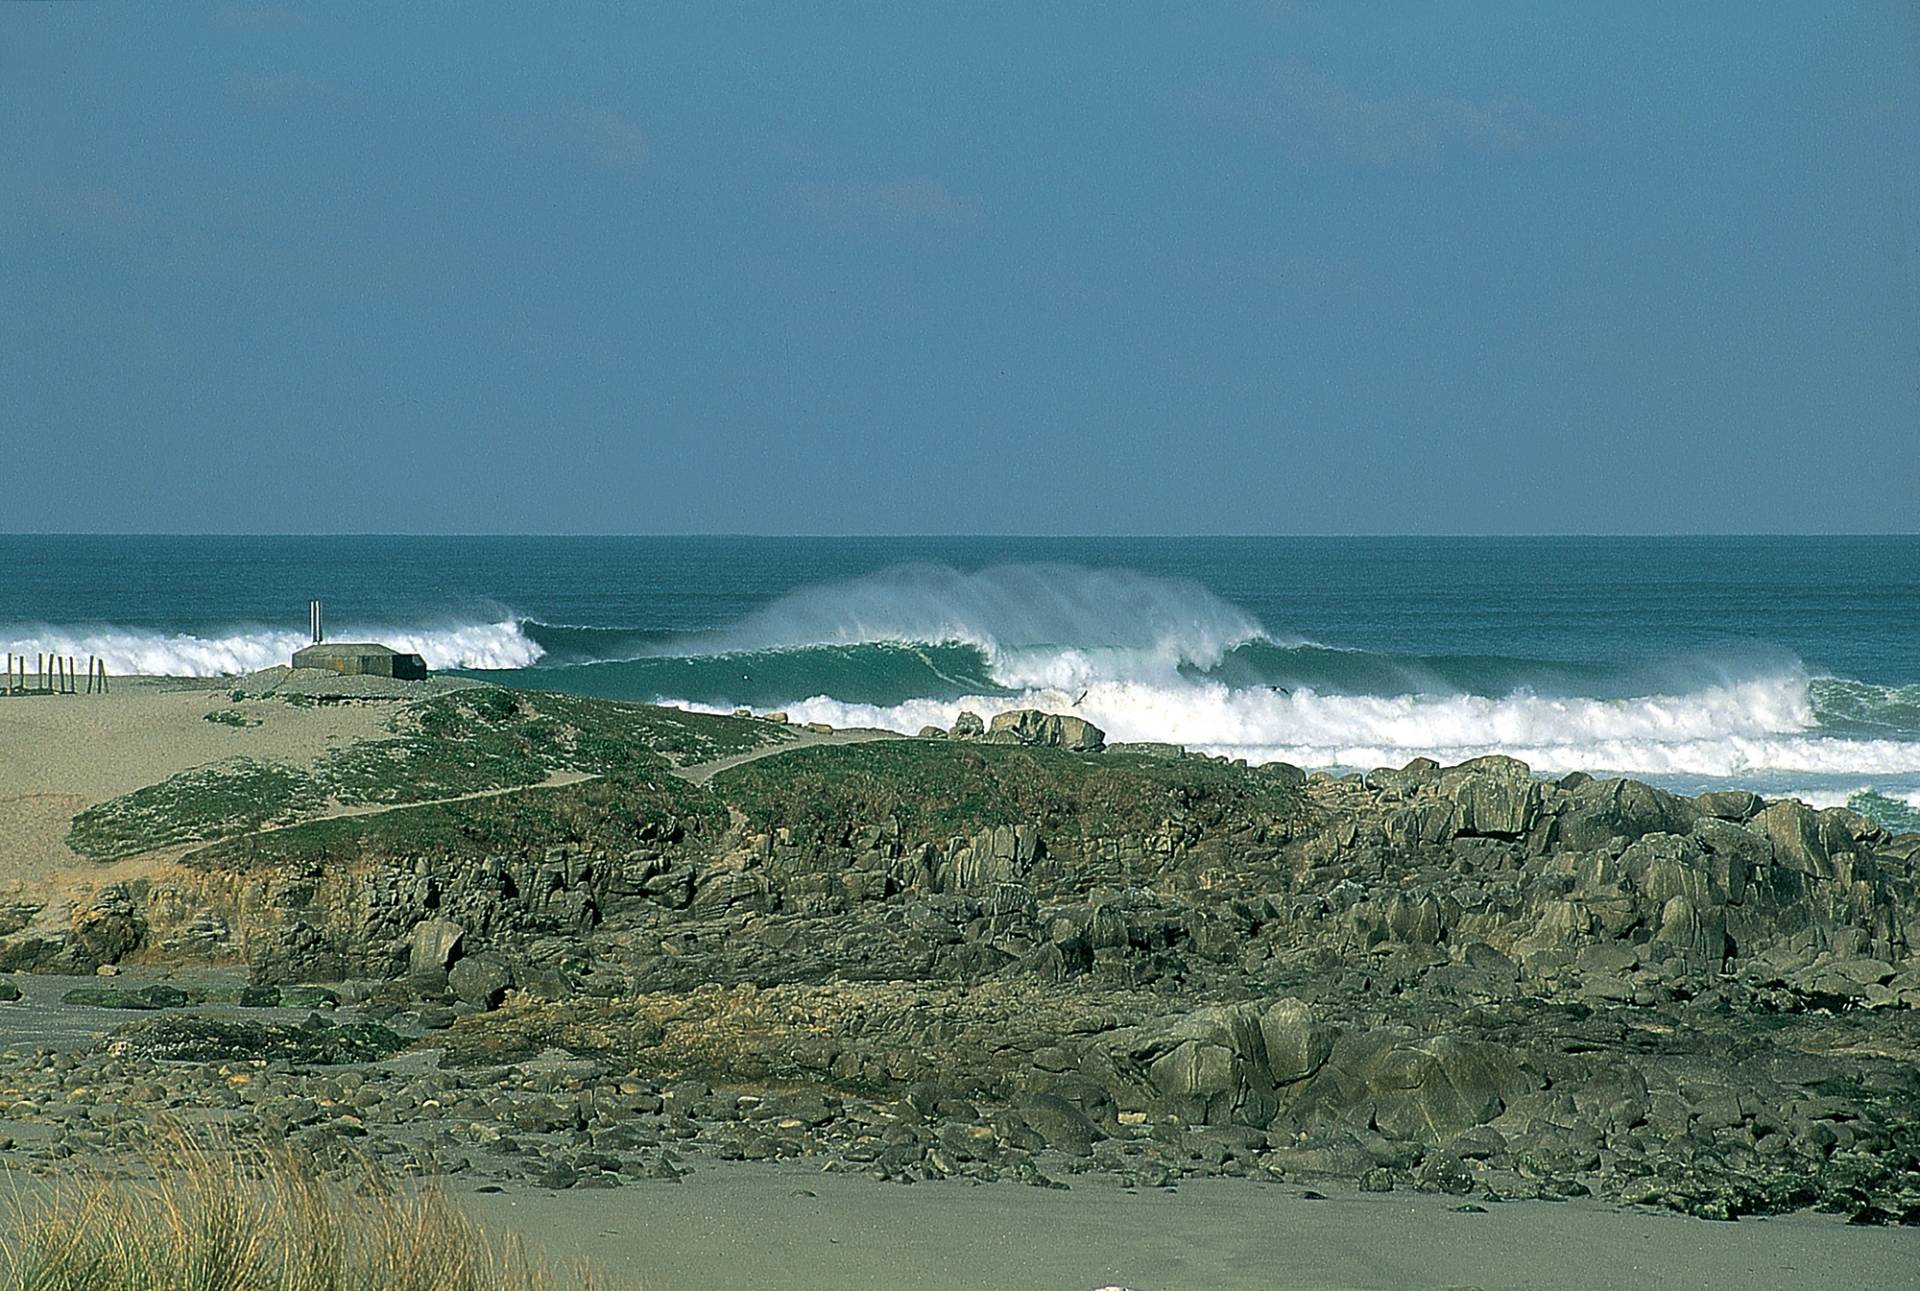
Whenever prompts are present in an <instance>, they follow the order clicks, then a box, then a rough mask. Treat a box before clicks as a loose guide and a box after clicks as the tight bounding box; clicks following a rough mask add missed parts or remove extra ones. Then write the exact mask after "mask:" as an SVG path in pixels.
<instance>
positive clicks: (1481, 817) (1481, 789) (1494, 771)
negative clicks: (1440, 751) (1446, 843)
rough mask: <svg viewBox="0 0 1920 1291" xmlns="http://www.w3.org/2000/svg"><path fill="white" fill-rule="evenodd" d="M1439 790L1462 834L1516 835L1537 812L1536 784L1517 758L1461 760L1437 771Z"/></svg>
mask: <svg viewBox="0 0 1920 1291" xmlns="http://www.w3.org/2000/svg"><path fill="white" fill-rule="evenodd" d="M1440 792H1441V793H1442V794H1444V795H1445V796H1446V797H1447V798H1448V799H1449V800H1451V801H1452V803H1453V805H1454V806H1455V808H1457V809H1458V813H1459V814H1458V818H1457V822H1456V825H1457V829H1458V831H1459V832H1460V833H1463V834H1480V835H1485V836H1488V837H1492V838H1518V837H1519V836H1520V835H1522V834H1524V833H1526V832H1527V830H1529V829H1531V828H1532V827H1533V822H1534V820H1535V819H1536V818H1537V817H1538V816H1539V814H1540V786H1539V785H1538V784H1537V783H1535V781H1534V779H1533V773H1532V771H1531V770H1530V769H1529V768H1528V766H1527V764H1526V763H1524V762H1522V761H1520V760H1519V759H1517V758H1509V757H1501V756H1498V755H1494V756H1490V757H1484V758H1474V759H1472V760H1471V761H1468V762H1462V763H1461V764H1460V765H1459V766H1457V767H1451V768H1449V769H1448V770H1446V771H1445V772H1443V773H1442V774H1441V776H1440Z"/></svg>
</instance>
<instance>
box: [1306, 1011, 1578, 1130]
mask: <svg viewBox="0 0 1920 1291" xmlns="http://www.w3.org/2000/svg"><path fill="white" fill-rule="evenodd" d="M1539 1084H1540V1082H1539V1078H1538V1076H1537V1075H1536V1074H1535V1073H1534V1071H1533V1068H1532V1067H1531V1066H1530V1065H1529V1064H1528V1063H1527V1062H1526V1061H1525V1060H1524V1059H1523V1058H1522V1057H1521V1055H1519V1054H1518V1053H1516V1052H1514V1051H1513V1050H1511V1049H1508V1048H1506V1047H1505V1046H1502V1045H1498V1044H1492V1043H1489V1042H1487V1041H1481V1040H1471V1039H1467V1038H1465V1037H1462V1036H1455V1035H1438V1036H1421V1035H1419V1034H1418V1033H1417V1032H1415V1031H1414V1030H1413V1029H1412V1028H1410V1027H1380V1028H1377V1029H1375V1030H1373V1031H1366V1032H1358V1033H1354V1034H1351V1035H1347V1036H1343V1037H1342V1038H1341V1039H1340V1041H1339V1042H1338V1043H1336V1044H1335V1045H1334V1047H1333V1052H1332V1055H1331V1056H1330V1057H1329V1058H1328V1060H1327V1064H1326V1066H1325V1067H1323V1068H1322V1069H1321V1071H1320V1073H1319V1074H1318V1075H1316V1076H1314V1077H1313V1078H1312V1079H1311V1080H1309V1081H1307V1082H1306V1083H1305V1085H1304V1086H1303V1087H1302V1092H1301V1097H1300V1098H1299V1100H1298V1101H1297V1102H1296V1103H1295V1104H1294V1106H1293V1107H1292V1109H1291V1116H1292V1118H1293V1119H1295V1120H1297V1121H1313V1120H1328V1121H1333V1122H1335V1123H1342V1124H1351V1125H1361V1126H1365V1125H1372V1126H1374V1127H1376V1128H1378V1129H1379V1131H1380V1132H1381V1133H1382V1134H1384V1135H1386V1136H1387V1137H1388V1138H1394V1139H1406V1140H1411V1141H1415V1142H1419V1143H1424V1144H1427V1145H1428V1146H1430V1147H1438V1146H1441V1145H1442V1144H1445V1143H1448V1142H1451V1141H1452V1140H1453V1139H1454V1138H1455V1137H1456V1136H1458V1135H1459V1134H1461V1133H1463V1132H1465V1131H1466V1130H1469V1129H1472V1128H1473V1127H1474V1126H1476V1125H1484V1124H1486V1123H1487V1122H1488V1121H1491V1120H1492V1119H1494V1118H1495V1117H1496V1116H1498V1115H1500V1113H1501V1112H1502V1111H1504V1110H1505V1109H1506V1105H1507V1104H1508V1103H1509V1102H1511V1101H1513V1100H1514V1099H1516V1098H1519V1097H1521V1096H1523V1095H1525V1094H1528V1093H1531V1092H1533V1091H1534V1090H1535V1089H1537V1088H1539Z"/></svg>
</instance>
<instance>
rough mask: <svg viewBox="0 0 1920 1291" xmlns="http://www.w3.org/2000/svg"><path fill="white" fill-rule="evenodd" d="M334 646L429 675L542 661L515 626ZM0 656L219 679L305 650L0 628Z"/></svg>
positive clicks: (241, 640)
mask: <svg viewBox="0 0 1920 1291" xmlns="http://www.w3.org/2000/svg"><path fill="white" fill-rule="evenodd" d="M329 635H330V636H331V637H332V638H333V639H335V640H340V641H379V642H381V643H382V644H384V645H390V646H392V647H393V648H394V649H396V650H403V651H408V652H411V653H414V654H418V655H420V656H421V657H422V658H423V659H425V660H426V661H427V666H428V667H430V668H489V669H491V668H526V667H529V666H531V665H532V664H534V663H535V662H537V661H538V660H539V658H540V656H541V654H542V650H541V647H540V645H539V644H538V643H537V642H535V641H533V640H532V639H531V638H529V637H528V636H527V635H526V633H525V631H524V630H523V627H522V625H521V624H520V623H519V622H518V621H515V620H507V621H505V622H501V623H463V624H453V625H449V626H446V627H437V628H395V627H352V626H349V627H345V628H343V629H341V630H338V631H334V632H331V633H330V634H329ZM0 640H4V641H5V642H6V644H5V645H4V646H0V650H8V651H12V652H13V653H15V654H25V655H27V656H29V657H31V656H33V655H35V654H39V653H43V652H44V653H52V654H60V655H72V656H74V657H75V658H76V659H85V658H87V657H88V656H90V655H97V656H99V657H100V658H101V659H103V660H105V662H106V665H107V669H108V671H109V672H112V673H115V674H118V675H121V676H129V675H135V676H157V677H224V676H235V675H238V674H240V673H248V672H256V671H258V670H259V669H261V668H269V667H272V666H273V665H274V664H283V663H286V662H287V661H288V659H289V658H291V656H292V655H293V652H294V651H295V650H298V649H299V648H300V647H302V646H304V645H306V644H307V636H306V634H305V633H303V632H286V631H281V630H279V629H275V628H261V627H236V628H233V629H231V630H228V631H223V632H218V633H189V632H172V633H168V632H153V631H144V630H134V629H129V628H119V627H112V626H98V627H53V626H47V627H39V626H28V625H15V626H13V627H10V628H0Z"/></svg>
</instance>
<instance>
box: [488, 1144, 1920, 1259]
mask: <svg viewBox="0 0 1920 1291" xmlns="http://www.w3.org/2000/svg"><path fill="white" fill-rule="evenodd" d="M1328 1191H1329V1192H1330V1193H1331V1195H1330V1196H1329V1197H1328V1198H1327V1199H1326V1200H1322V1201H1307V1200H1302V1199H1301V1197H1300V1192H1301V1190H1300V1189H1299V1188H1298V1187H1293V1186H1288V1185H1279V1184H1275V1185H1255V1184H1248V1183H1246V1182H1244V1181H1239V1180H1232V1179H1213V1180H1198V1181H1194V1182H1190V1183H1187V1184H1183V1185H1182V1186H1181V1187H1180V1188H1179V1190H1178V1191H1177V1192H1172V1193H1165V1192H1144V1193H1140V1194H1138V1195H1133V1194H1128V1193H1126V1192H1124V1191H1122V1190H1121V1189H1120V1188H1119V1187H1118V1186H1117V1185H1116V1184H1113V1183H1111V1182H1106V1181H1076V1182H1075V1183H1074V1185H1073V1187H1072V1189H1071V1190H1070V1191H1065V1192H1051V1191H1042V1190H1038V1189H1034V1188H1029V1187H1026V1186H1023V1185H1019V1184H999V1185H993V1186H989V1187H968V1186H965V1185H961V1184H920V1185H916V1186H913V1187H900V1186H898V1185H890V1184H876V1183H874V1182H873V1181H872V1180H870V1179H865V1178H860V1177H852V1176H845V1175H822V1174H818V1173H815V1172H812V1171H808V1170H805V1169H800V1168H792V1167H780V1166H754V1165H746V1164H733V1165H726V1166H720V1167H709V1168H705V1169H700V1170H698V1171H696V1172H695V1173H694V1174H692V1175H690V1176H689V1177H687V1178H686V1179H685V1180H683V1181H682V1182H680V1183H678V1184H659V1183H653V1184H638V1185H633V1186H629V1187H626V1188H620V1189H615V1190H609V1191H605V1192H582V1191H579V1190H575V1191H572V1192H568V1193H565V1194H555V1193H532V1194H511V1193H502V1194H497V1195H485V1196H476V1197H474V1198H472V1199H471V1201H472V1202H473V1204H474V1207H475V1210H476V1213H477V1214H479V1215H480V1216H481V1217H483V1218H484V1219H486V1220H487V1221H489V1222H492V1223H497V1224H501V1225H504V1226H507V1227H510V1228H512V1229H514V1230H516V1231H518V1232H520V1233H522V1234H524V1235H525V1236H526V1237H528V1238H529V1239H530V1240H532V1241H533V1242H535V1243H537V1244H538V1245H539V1246H540V1247H541V1248H542V1249H543V1250H545V1251H546V1252H547V1253H548V1254H550V1255H552V1256H555V1257H556V1258H561V1259H572V1258H579V1257H586V1258H587V1259H589V1260H590V1261H592V1262H593V1264H594V1265H595V1266H596V1267H597V1268H598V1269H599V1270H600V1271H601V1272H603V1273H605V1274H607V1275H608V1276H609V1277H610V1278H611V1279H612V1280H613V1281H614V1283H615V1284H616V1285H631V1286H644V1287H645V1288H647V1291H736V1289H737V1291H748V1289H749V1288H751V1289H752V1291H765V1289H766V1288H772V1287H778V1288H792V1289H794V1291H806V1289H807V1288H816V1287H817V1288H834V1289H835V1291H868V1289H871V1291H880V1289H881V1288H887V1289H888V1291H911V1289H912V1288H922V1287H924V1288H928V1289H929V1291H933V1289H935V1288H937V1289H938V1291H972V1289H974V1288H979V1289H981V1291H988V1289H991V1291H1027V1289H1029V1288H1030V1289H1032V1291H1095V1289H1096V1288H1100V1287H1109V1286H1121V1287H1128V1288H1134V1289H1135V1291H1237V1289H1239V1288H1246V1289H1247V1291H1255V1289H1256V1288H1257V1289H1259V1291H1309V1289H1311V1291H1322V1289H1330V1288H1353V1289H1358V1288H1366V1289H1367V1291H1376V1289H1378V1291H1386V1289H1389V1288H1391V1289H1392V1291H1403V1289H1413V1288H1441V1287H1453V1288H1466V1287H1478V1288H1485V1289H1486V1291H1495V1289H1497V1288H1513V1289H1514V1291H1520V1289H1521V1288H1526V1289H1527V1291H1553V1289H1555V1288H1567V1289H1568V1291H1572V1289H1573V1288H1580V1289H1582V1291H1586V1289H1589V1288H1592V1289H1595V1291H1605V1289H1607V1288H1621V1289H1622V1291H1656V1289H1658V1288H1668V1287H1700V1288H1722V1287H1746V1288H1755V1289H1757V1288H1761V1287H1765V1288H1769V1289H1770V1291H1771V1289H1772V1288H1797V1287H1808V1288H1813V1287H1819V1288H1822V1289H1823V1291H1830V1289H1831V1288H1835V1287H1894V1286H1911V1285H1913V1282H1914V1271H1915V1270H1916V1269H1920V1232H1916V1231H1915V1230H1913V1229H1900V1228H1880V1229H1872V1228H1869V1229H1862V1228H1850V1227H1848V1226H1847V1225H1846V1224H1844V1223H1843V1222H1841V1221H1839V1220H1837V1219H1834V1218H1832V1217H1829V1216H1824V1215H1813V1214H1805V1215H1788V1216H1782V1217H1779V1218H1775V1219H1766V1220H1746V1221H1742V1222H1740V1223H1738V1224H1714V1223H1708V1222H1705V1221H1702V1220H1697V1219H1687V1218H1683V1217H1679V1216H1673V1215H1665V1214H1656V1213H1650V1212H1645V1211H1635V1210H1624V1209H1618V1208H1613V1207H1607V1206H1602V1205H1598V1204H1576V1203H1567V1204H1558V1205H1556V1204H1552V1203H1547V1202H1515V1203H1508V1204H1505V1205H1490V1206H1488V1207H1487V1210H1486V1213H1484V1214H1462V1213H1458V1212H1455V1211H1453V1210H1451V1209H1450V1207H1453V1206H1456V1205H1459V1204H1460V1202H1459V1201H1458V1200H1457V1199H1455V1198H1451V1197H1443V1196H1435V1195H1428V1194H1409V1193H1393V1194H1389V1195H1368V1194H1361V1193H1334V1192H1332V1190H1331V1189H1329V1190H1328ZM808 1194H812V1195H808Z"/></svg>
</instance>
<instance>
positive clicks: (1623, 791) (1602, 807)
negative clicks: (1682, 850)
mask: <svg viewBox="0 0 1920 1291" xmlns="http://www.w3.org/2000/svg"><path fill="white" fill-rule="evenodd" d="M1562 783H1563V785H1564V784H1565V782H1564V781H1563V782H1562ZM1554 806H1555V807H1556V808H1557V811H1558V816H1557V818H1556V820H1555V830H1556V833H1555V841H1557V842H1558V843H1559V844H1560V845H1561V846H1563V847H1567V848H1571V849H1574V850H1576V851H1580V850H1586V849H1588V848H1594V847H1600V846H1602V845H1604V844H1605V843H1607V842H1608V841H1609V840H1611V839H1615V838H1625V839H1627V840H1628V841H1629V842H1631V841H1633V840H1634V839H1637V838H1642V837H1644V836H1646V835H1648V834H1684V833H1687V832H1688V831H1689V830H1691V829H1692V828H1693V822H1694V821H1696V820H1698V819H1699V818H1700V808H1699V807H1697V806H1695V805H1694V804H1693V803H1692V802H1691V801H1689V800H1688V799H1685V798H1681V797H1679V796H1677V795H1675V794H1671V793H1668V792H1667V791H1666V790H1665V789H1656V788H1654V787H1653V786H1652V785H1650V784H1642V783H1640V781H1638V780H1590V781H1586V782H1584V783H1581V784H1578V785H1575V786H1572V787H1570V788H1563V789H1561V790H1560V791H1559V792H1558V794H1557V795H1556V801H1555V803H1554Z"/></svg>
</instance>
